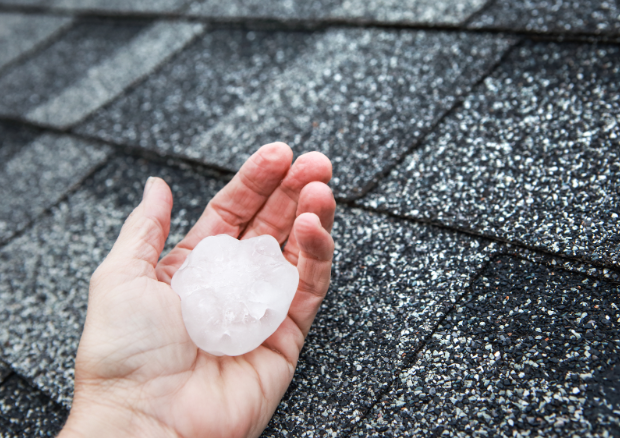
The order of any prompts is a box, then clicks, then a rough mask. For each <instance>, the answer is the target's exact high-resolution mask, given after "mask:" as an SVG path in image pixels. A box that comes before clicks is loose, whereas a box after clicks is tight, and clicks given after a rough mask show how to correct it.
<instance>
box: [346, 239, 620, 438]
mask: <svg viewBox="0 0 620 438" xmlns="http://www.w3.org/2000/svg"><path fill="white" fill-rule="evenodd" d="M503 257H511V258H514V259H517V260H523V261H527V262H529V263H534V264H537V265H540V266H545V267H552V268H553V269H554V270H557V271H562V272H565V273H568V274H571V275H575V272H572V271H570V270H568V269H565V268H562V267H559V266H550V265H547V264H546V263H541V262H538V261H532V260H529V259H528V258H527V257H523V256H521V255H519V254H517V253H515V252H512V251H510V250H505V249H500V250H499V251H497V252H495V253H493V254H492V255H490V256H489V259H488V260H487V261H485V262H484V263H482V264H481V265H480V266H479V269H478V271H477V272H476V273H475V274H474V275H472V277H471V281H470V285H469V286H468V287H467V288H466V289H465V291H464V292H463V293H462V294H461V295H460V296H459V297H458V298H457V299H456V300H455V302H454V303H453V304H452V306H451V307H450V308H449V309H448V311H446V313H445V314H444V315H443V316H442V317H441V318H440V319H439V320H438V321H437V322H436V324H435V326H434V327H433V329H432V331H431V332H430V333H429V334H428V335H427V336H426V337H425V338H424V340H423V341H422V342H421V343H420V346H419V347H418V348H416V350H415V354H414V355H411V359H410V358H406V361H404V362H403V366H402V368H401V369H400V370H399V374H400V373H402V372H403V371H406V370H407V369H409V368H411V367H412V366H413V365H414V364H415V363H416V362H417V361H418V360H419V358H418V354H419V353H420V352H421V351H423V350H424V348H425V347H426V345H427V344H428V342H429V340H431V339H432V338H433V336H434V335H435V333H437V330H438V329H439V327H441V326H442V325H443V323H444V321H445V320H446V318H447V317H449V316H451V315H452V314H453V313H454V312H455V310H456V309H457V308H458V307H459V306H460V305H461V304H463V303H464V301H465V300H466V299H467V298H470V297H471V298H472V299H473V298H475V297H476V296H478V293H476V291H475V290H474V286H475V283H476V281H477V280H478V279H479V278H480V276H481V275H482V274H483V273H484V272H485V271H486V269H488V268H489V267H490V266H492V265H493V263H496V262H497V260H499V259H501V258H503ZM578 275H581V276H584V277H587V278H590V279H594V280H603V281H607V282H610V283H613V284H620V281H614V280H610V279H608V278H601V277H598V276H595V275H589V274H587V273H583V272H579V273H578ZM398 381H399V378H398V376H397V377H395V378H394V379H393V380H392V381H391V382H389V383H388V385H386V386H385V387H384V388H383V389H382V391H381V392H380V393H379V395H378V397H377V399H376V401H375V402H374V403H373V404H372V405H371V406H370V407H369V408H368V410H367V411H366V412H365V413H364V415H363V416H361V417H360V419H359V421H358V422H357V423H356V424H355V426H354V427H353V429H352V430H351V432H350V433H349V434H348V435H346V436H347V437H350V436H352V435H353V434H354V433H355V432H356V431H357V430H358V429H359V426H361V425H362V423H363V420H365V419H366V418H367V416H368V414H370V413H371V412H372V411H373V409H374V408H375V407H376V406H377V405H378V404H379V403H380V402H381V399H382V398H383V397H384V396H385V395H386V394H388V393H389V392H390V390H391V389H392V387H393V386H394V385H398V383H399V382H398ZM423 403H429V400H427V401H423Z"/></svg>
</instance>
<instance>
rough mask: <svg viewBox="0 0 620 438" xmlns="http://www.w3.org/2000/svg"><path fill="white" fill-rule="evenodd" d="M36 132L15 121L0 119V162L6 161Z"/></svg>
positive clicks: (31, 138)
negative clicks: (7, 121) (9, 121)
mask: <svg viewBox="0 0 620 438" xmlns="http://www.w3.org/2000/svg"><path fill="white" fill-rule="evenodd" d="M37 135H38V132H37V131H36V130H33V129H28V128H26V127H24V126H22V125H18V124H15V123H6V122H3V121H0V163H7V162H8V161H9V160H10V159H11V157H13V155H15V154H16V153H17V152H19V151H20V150H21V149H22V147H24V146H25V145H27V144H28V143H30V142H31V141H32V140H34V139H35V138H36V137H37Z"/></svg>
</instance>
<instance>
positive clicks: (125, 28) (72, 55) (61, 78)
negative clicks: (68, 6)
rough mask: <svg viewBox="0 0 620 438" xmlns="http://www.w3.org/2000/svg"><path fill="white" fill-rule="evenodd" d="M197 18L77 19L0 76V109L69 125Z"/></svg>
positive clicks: (132, 77)
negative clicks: (52, 41) (151, 20)
mask: <svg viewBox="0 0 620 438" xmlns="http://www.w3.org/2000/svg"><path fill="white" fill-rule="evenodd" d="M202 29H203V27H202V25H201V24H196V23H183V22H158V23H155V24H153V25H151V26H145V25H144V24H140V25H138V24H136V23H124V24H122V25H117V24H116V23H112V22H109V21H108V22H101V23H94V22H92V21H90V22H85V21H82V22H81V23H79V24H77V25H76V26H75V27H74V28H73V29H72V30H71V31H69V32H67V34H66V35H64V36H63V37H62V38H61V39H60V40H59V41H58V42H57V43H56V44H54V45H52V46H51V47H49V48H48V49H47V50H45V51H43V52H42V53H41V54H40V56H36V57H34V58H32V59H30V60H28V61H25V62H23V63H21V64H17V65H15V66H13V67H12V68H10V69H9V70H8V71H7V72H6V73H5V74H4V76H2V77H0V93H3V94H4V98H3V99H2V101H0V114H3V115H8V116H13V117H24V118H26V119H28V120H29V121H32V122H34V123H37V124H40V125H49V126H55V127H59V128H66V127H68V126H71V125H73V124H75V123H77V122H78V121H80V120H81V119H82V118H84V117H86V116H87V115H88V114H90V113H91V112H93V111H94V110H96V109H97V108H98V107H100V106H102V105H104V104H105V103H107V102H108V101H110V100H112V99H113V98H115V97H116V96H117V95H118V94H120V93H121V92H122V91H123V90H124V89H125V88H127V87H128V86H130V85H132V84H133V83H134V82H135V81H137V80H139V79H140V78H141V77H143V76H144V75H146V74H147V73H150V72H151V71H152V70H153V69H154V68H156V67H157V66H158V65H159V64H160V63H162V62H163V61H165V60H166V59H167V58H168V57H169V56H171V55H173V54H174V53H175V52H176V51H178V50H180V49H181V48H183V46H185V44H187V43H189V42H190V41H191V40H192V38H194V37H195V36H196V35H197V34H199V33H200V32H201V31H202Z"/></svg>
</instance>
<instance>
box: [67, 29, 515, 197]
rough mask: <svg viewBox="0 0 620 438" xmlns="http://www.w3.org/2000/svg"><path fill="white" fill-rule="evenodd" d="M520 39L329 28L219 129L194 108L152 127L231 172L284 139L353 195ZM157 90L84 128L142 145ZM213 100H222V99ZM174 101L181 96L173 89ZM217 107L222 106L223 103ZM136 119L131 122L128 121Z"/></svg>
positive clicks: (250, 92) (166, 146)
mask: <svg viewBox="0 0 620 438" xmlns="http://www.w3.org/2000/svg"><path fill="white" fill-rule="evenodd" d="M298 38H299V37H298ZM513 42H514V41H513V40H511V39H505V38H502V37H500V36H497V35H494V36H489V35H470V34H458V33H457V34H454V33H441V32H405V31H402V32H398V31H396V32H394V31H380V30H334V31H328V32H326V33H325V34H323V35H320V36H317V39H316V42H315V43H314V44H312V45H311V46H310V47H308V48H307V49H306V50H307V54H306V55H305V56H300V57H298V58H297V59H296V60H295V61H294V62H292V63H291V65H290V67H289V68H288V69H287V70H286V71H285V72H284V73H282V74H281V75H278V76H277V77H276V78H275V79H274V80H272V81H270V82H267V83H265V82H263V83H262V84H261V81H260V79H261V78H260V76H258V75H257V76H258V77H256V76H255V77H253V78H252V79H253V80H256V81H258V84H259V85H260V87H257V88H256V89H253V88H252V87H251V86H249V87H248V86H242V89H237V90H235V89H233V92H236V93H237V95H238V96H239V97H241V98H243V100H242V101H241V102H239V103H238V104H237V105H236V106H235V107H234V108H233V109H227V110H226V112H227V114H225V115H223V116H222V117H220V119H219V120H218V122H217V123H215V124H213V125H211V124H212V123H213V122H211V123H209V121H207V123H206V124H205V125H206V126H205V128H203V129H201V128H200V126H199V124H197V123H196V119H197V118H198V120H200V118H201V111H200V107H194V105H191V104H190V107H189V110H188V111H187V112H185V111H183V112H181V113H178V114H177V115H176V116H175V117H174V118H172V122H171V121H170V118H169V121H168V122H166V123H163V124H162V123H158V124H157V125H151V126H152V127H151V128H150V131H151V132H152V131H156V132H159V130H160V129H161V128H162V127H165V128H168V130H169V131H168V132H169V133H166V134H164V135H166V136H167V137H168V139H165V138H164V141H163V148H162V147H159V148H157V149H159V151H162V149H163V151H164V152H165V151H166V150H170V149H173V150H174V151H175V153H176V154H178V155H181V156H185V157H189V158H191V159H194V160H198V161H202V162H205V163H207V164H213V165H217V166H219V167H222V168H226V169H231V170H236V169H238V168H239V167H240V166H241V164H242V163H243V162H244V161H245V160H246V159H247V158H248V157H249V156H250V155H251V154H252V153H253V152H254V151H255V150H256V149H258V147H259V146H260V145H262V144H265V143H269V142H271V141H274V140H281V141H285V142H287V143H288V144H289V145H290V146H291V147H292V148H293V150H294V151H295V152H296V153H297V154H300V153H303V152H307V151H310V150H319V151H321V152H323V153H325V154H326V155H327V156H328V157H330V158H331V159H332V162H333V163H334V180H333V187H334V189H335V191H336V193H337V194H339V195H342V196H346V197H351V196H355V195H358V194H360V193H361V192H362V191H363V190H364V188H365V187H366V186H367V185H368V184H370V183H372V182H373V180H374V179H375V178H377V177H378V176H379V175H380V174H381V172H382V171H383V170H384V169H385V168H386V167H388V166H390V165H392V164H393V163H394V162H396V161H397V160H398V159H400V158H401V157H402V156H403V154H404V153H406V152H407V150H408V149H409V148H410V147H411V146H412V145H413V144H415V142H416V141H418V140H419V139H420V138H421V137H422V136H423V135H424V133H425V132H427V131H428V129H429V128H430V127H431V126H432V125H433V123H434V122H435V121H437V120H438V119H439V118H440V117H441V116H442V115H443V114H444V113H445V112H446V111H447V110H448V109H449V108H450V107H451V106H452V105H453V104H454V102H455V101H457V99H458V98H459V97H460V96H461V95H462V94H463V93H466V92H467V91H468V89H469V88H470V86H471V85H473V84H474V83H475V82H476V81H478V80H479V79H480V78H481V76H482V75H483V74H484V73H485V72H486V71H487V70H488V69H490V68H491V67H492V66H493V64H494V63H495V62H496V61H497V60H498V59H499V58H500V56H501V55H502V54H503V53H504V51H505V50H507V49H508V48H509V47H510V46H511V44H512V43H513ZM294 44H295V43H293V46H294ZM257 48H260V47H257ZM263 56H264V55H263ZM234 59H235V58H233V60H234ZM259 59H260V58H259ZM172 62H173V63H174V60H173V61H172ZM174 68H178V69H179V70H180V71H183V69H187V68H188V66H187V65H183V64H179V65H176V64H175V66H174V67H170V68H169V69H168V71H174ZM235 68H237V69H239V68H242V65H238V66H236V67H233V68H232V69H231V70H232V73H231V76H232V77H233V78H234V76H235V73H234V72H235ZM257 73H261V70H258V71H257ZM241 77H242V78H243V76H241ZM268 78H269V77H268V76H267V77H266V79H268ZM160 82H161V80H160ZM239 82H240V81H239ZM190 84H191V82H190ZM152 87H153V86H151V88H150V89H149V88H146V89H145V90H140V89H137V90H136V92H135V93H136V94H137V93H141V92H142V93H144V94H145V95H146V96H147V97H146V98H145V97H139V96H136V97H135V98H134V99H133V100H132V101H127V103H125V102H122V103H121V104H120V107H119V105H116V104H114V105H112V106H111V107H110V108H109V109H107V108H106V109H104V110H102V112H101V113H100V114H98V115H96V117H95V119H94V120H93V121H92V122H87V124H86V125H85V126H82V127H80V128H78V132H80V133H86V134H89V135H95V136H97V135H100V136H102V137H104V138H106V139H108V140H112V141H114V142H117V143H121V144H123V143H129V144H136V140H137V139H136V138H134V137H137V135H136V130H137V129H136V125H137V124H138V123H140V121H132V119H134V120H139V118H140V112H139V107H138V106H137V103H138V102H140V101H141V100H145V99H148V93H149V92H150V90H151V89H152ZM174 87H175V84H172V87H171V88H174ZM188 89H189V92H192V91H193V89H192V88H191V87H189V88H188ZM246 90H247V91H246ZM254 91H255V92H254ZM246 92H247V94H246ZM210 94H211V96H213V97H215V98H218V97H219V96H221V95H222V94H223V93H222V94H219V96H218V94H215V93H210ZM227 94H228V95H229V94H232V93H230V92H228V93H227ZM211 96H206V97H207V99H208V98H209V97H211ZM173 97H184V95H183V94H181V93H179V92H175V93H174V94H173ZM190 99H192V100H195V99H196V97H195V96H193V95H192V96H191V97H190ZM207 99H205V101H204V102H203V104H204V105H206V106H208V104H209V103H210V102H209V101H208V100H207ZM164 102H165V101H164ZM174 102H175V101H174V99H172V105H169V107H171V108H172V109H173V110H174V106H175V105H177V106H178V103H174ZM190 102H191V101H190ZM215 105H216V107H217V106H220V105H222V104H221V103H219V102H217V101H216V103H215ZM132 110H133V111H132ZM146 111H147V112H151V113H152V114H153V115H152V116H150V117H149V118H150V120H153V119H154V118H156V117H159V118H160V119H164V116H163V114H162V115H160V110H159V108H158V107H156V106H154V105H153V103H152V102H151V104H150V105H148V107H147V108H146ZM129 113H132V114H134V117H131V118H129V120H130V121H129V122H128V121H127V117H125V116H126V115H128V114H129ZM147 120H148V119H147ZM175 120H178V122H176V123H174V121H175ZM207 120H208V118H207ZM147 123H148V122H147ZM188 124H191V125H192V127H194V126H195V129H192V130H191V131H190V133H191V142H190V139H189V138H187V136H185V135H184V134H182V133H183V132H184V131H183V127H184V126H185V125H188ZM127 125H129V126H127ZM132 125H133V126H132ZM124 126H125V127H124ZM211 126H212V127H211ZM240 126H243V129H238V128H239V127H240ZM209 128H210V129H209ZM116 129H118V131H116ZM141 131H142V132H144V131H143V130H141ZM117 132H118V133H117ZM142 135H143V136H145V135H148V134H142ZM173 135H174V137H172V136H173ZM158 136H159V137H160V138H161V137H163V135H162V134H158ZM179 137H180V138H181V141H178V140H179ZM128 139H129V140H128ZM149 140H150V139H148V138H147V139H144V143H143V144H145V146H146V147H147V148H154V146H155V145H157V144H158V143H157V142H151V141H149ZM171 140H172V141H171ZM188 142H190V143H189V145H188V146H185V145H186V144H188Z"/></svg>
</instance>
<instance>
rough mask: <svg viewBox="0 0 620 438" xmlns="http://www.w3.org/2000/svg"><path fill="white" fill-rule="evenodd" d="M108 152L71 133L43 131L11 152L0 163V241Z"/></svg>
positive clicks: (84, 174) (51, 203)
mask: <svg viewBox="0 0 620 438" xmlns="http://www.w3.org/2000/svg"><path fill="white" fill-rule="evenodd" d="M9 146H10V145H9ZM3 149H4V147H3V148H2V149H0V154H2V150H3ZM110 152H111V150H110V149H109V148H108V147H102V146H97V145H93V144H91V143H88V142H85V141H82V140H78V139H75V138H73V137H69V136H58V135H54V134H43V135H41V136H39V137H37V138H36V139H34V140H33V141H32V142H30V143H28V144H26V145H23V146H21V147H20V148H19V150H18V151H16V152H14V153H12V154H11V155H12V156H11V158H10V159H9V160H7V161H6V162H3V163H2V164H1V165H0V199H2V203H1V204H0V243H4V242H6V241H7V240H8V239H9V238H10V237H12V236H13V235H14V234H15V232H17V231H20V230H23V229H24V228H25V227H26V226H27V225H28V224H29V223H30V222H31V221H32V220H33V219H34V218H36V217H37V216H38V215H40V214H41V213H42V212H43V211H44V210H45V209H46V208H48V207H50V206H52V205H53V204H54V203H56V202H57V201H58V200H59V199H60V198H62V197H63V196H64V195H65V194H66V193H67V192H68V191H69V190H70V189H72V188H73V187H75V186H76V185H77V184H79V183H80V182H81V181H82V180H83V179H84V178H85V177H86V176H87V175H88V174H89V173H91V172H92V171H93V170H94V169H95V168H96V167H97V166H99V165H100V164H101V163H103V162H104V161H105V160H106V158H107V157H108V155H109V154H110Z"/></svg>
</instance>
